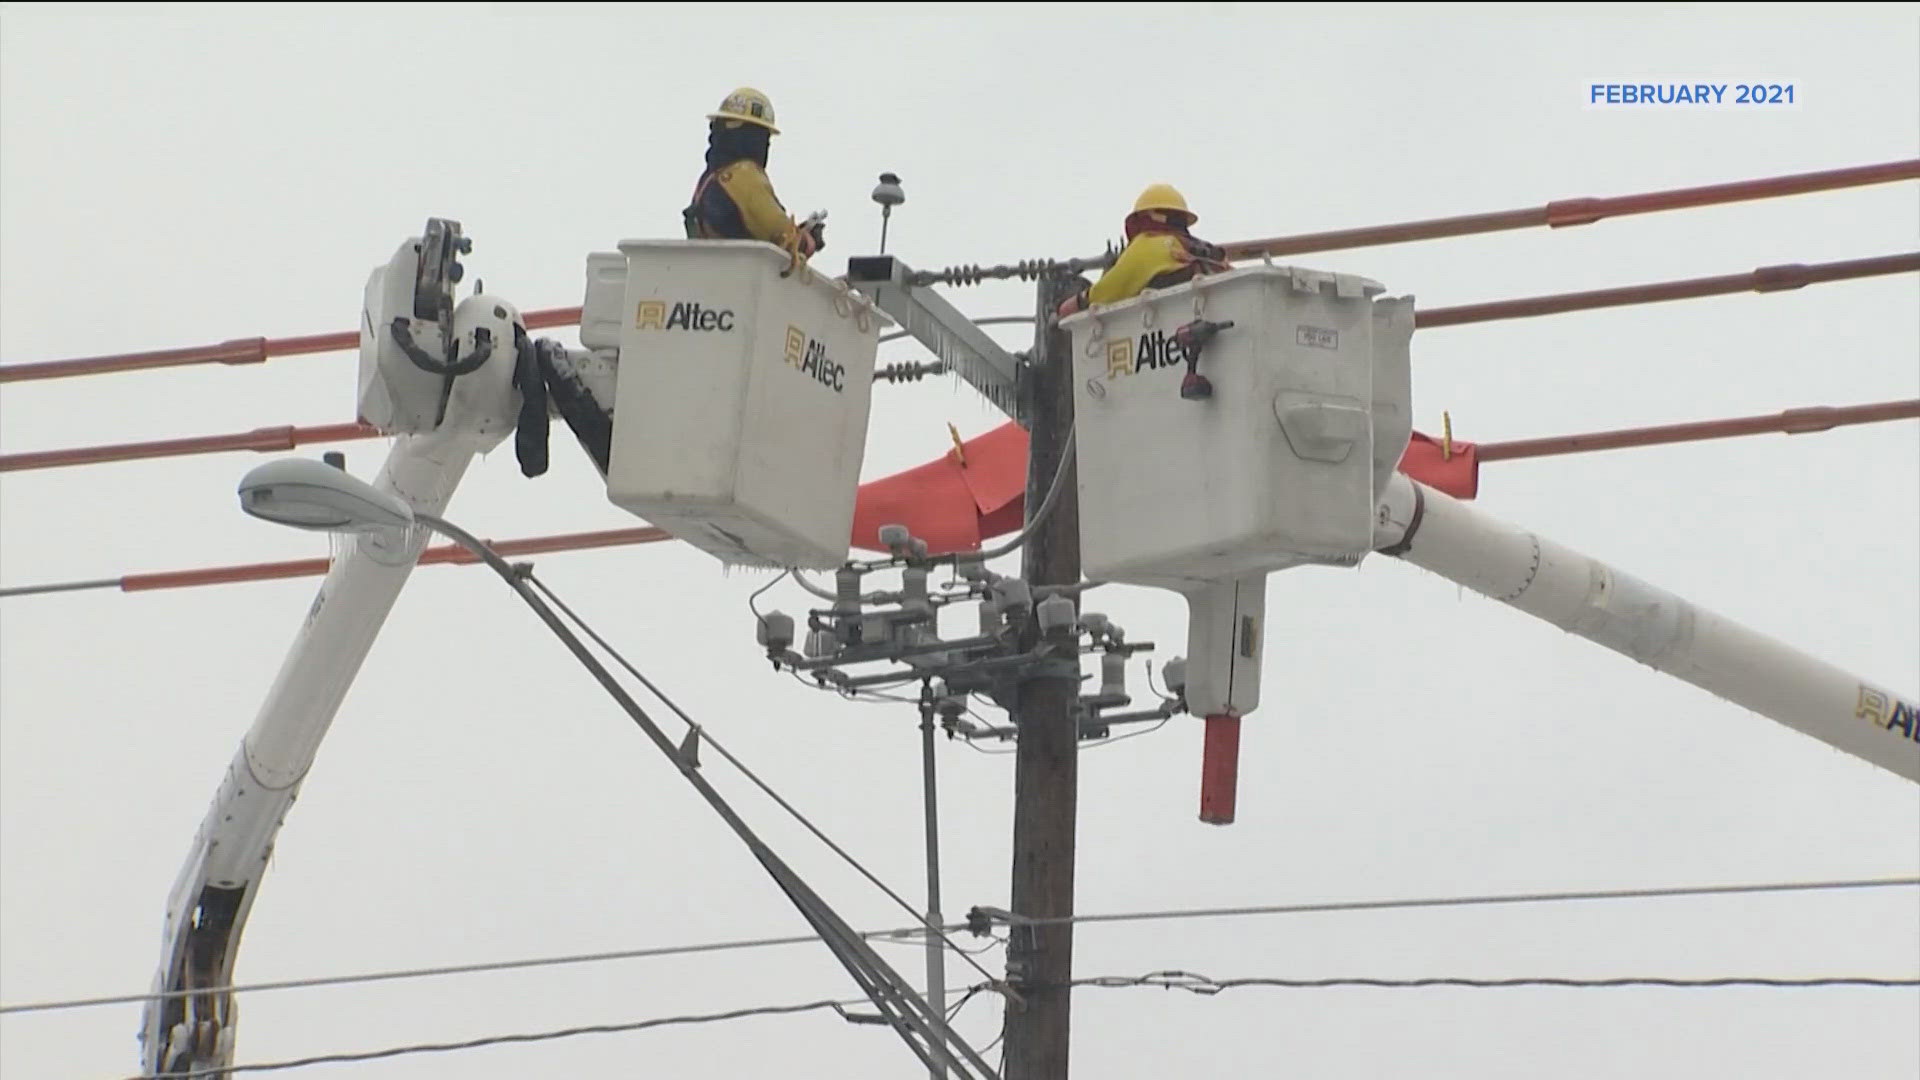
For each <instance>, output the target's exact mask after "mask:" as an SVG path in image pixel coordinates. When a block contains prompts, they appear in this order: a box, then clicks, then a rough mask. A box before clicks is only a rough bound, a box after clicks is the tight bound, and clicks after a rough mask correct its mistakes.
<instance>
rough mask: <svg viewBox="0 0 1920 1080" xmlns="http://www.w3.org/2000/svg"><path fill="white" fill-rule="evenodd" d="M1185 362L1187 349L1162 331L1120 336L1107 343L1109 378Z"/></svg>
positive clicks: (1179, 364)
mask: <svg viewBox="0 0 1920 1080" xmlns="http://www.w3.org/2000/svg"><path fill="white" fill-rule="evenodd" d="M1186 362H1187V350H1186V349H1184V348H1181V346H1180V343H1179V342H1177V341H1175V340H1174V339H1173V338H1172V337H1171V336H1170V335H1168V333H1167V332H1166V331H1165V330H1155V331H1153V332H1151V333H1146V334H1141V335H1140V337H1139V338H1138V339H1135V338H1121V339H1120V340H1118V341H1112V342H1108V343H1107V377H1108V378H1110V379H1117V378H1120V377H1121V376H1123V375H1133V374H1137V373H1138V372H1140V371H1142V370H1145V369H1148V368H1168V367H1179V366H1181V365H1182V364H1185V363H1186Z"/></svg>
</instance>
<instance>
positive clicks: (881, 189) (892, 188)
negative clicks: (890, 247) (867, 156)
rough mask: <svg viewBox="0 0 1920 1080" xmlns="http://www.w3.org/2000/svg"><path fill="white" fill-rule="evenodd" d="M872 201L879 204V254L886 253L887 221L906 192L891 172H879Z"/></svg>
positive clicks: (905, 196)
mask: <svg viewBox="0 0 1920 1080" xmlns="http://www.w3.org/2000/svg"><path fill="white" fill-rule="evenodd" d="M873 201H874V202H877V203H879V204H880V254H882V255H885V254H886V253H887V223H888V222H889V221H891V220H892V219H893V208H894V207H896V206H899V205H900V204H901V203H903V202H906V201H907V193H906V191H905V190H903V189H902V188H901V187H900V178H899V177H898V176H896V175H894V174H893V173H890V172H883V173H881V174H880V184H879V186H878V187H875V188H874V189H873Z"/></svg>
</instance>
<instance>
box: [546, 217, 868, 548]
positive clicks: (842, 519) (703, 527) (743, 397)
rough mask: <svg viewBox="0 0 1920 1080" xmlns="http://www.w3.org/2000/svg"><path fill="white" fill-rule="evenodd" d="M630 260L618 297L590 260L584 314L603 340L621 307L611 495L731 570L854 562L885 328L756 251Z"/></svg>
mask: <svg viewBox="0 0 1920 1080" xmlns="http://www.w3.org/2000/svg"><path fill="white" fill-rule="evenodd" d="M620 251H621V253H622V255H624V256H625V281H624V284H623V285H622V286H620V287H619V288H617V289H616V288H615V286H616V282H615V273H614V267H613V265H612V264H611V263H610V261H609V259H608V257H607V256H604V255H596V256H594V257H593V258H592V259H590V260H589V268H590V275H591V281H590V287H589V289H588V297H587V299H588V307H589V308H590V309H591V310H588V311H586V312H584V313H583V319H582V337H583V340H584V339H586V338H588V337H592V338H594V339H595V342H596V343H597V342H600V341H602V340H604V339H605V338H606V337H608V336H610V333H609V332H610V331H611V330H612V329H613V325H612V324H611V322H610V318H609V312H608V311H607V310H606V309H607V308H608V306H609V301H610V300H611V299H612V297H613V296H615V295H617V296H619V297H620V304H621V308H620V309H619V313H618V315H617V318H618V320H619V321H618V324H617V325H618V336H617V340H618V342H619V350H620V361H619V384H618V390H617V393H616V397H615V401H614V415H613V446H612V451H611V456H610V459H609V466H608V470H607V497H608V498H609V499H610V500H612V501H613V503H614V504H615V505H617V506H620V507H622V508H623V509H626V510H628V511H631V512H632V513H634V514H637V515H639V516H640V517H642V518H644V519H646V520H647V521H649V522H651V523H652V524H654V525H656V526H658V527H660V528H662V529H665V530H667V531H668V532H670V533H672V534H673V535H674V536H676V537H678V538H679V539H681V540H684V541H686V542H688V543H690V544H693V545H694V546H696V547H699V548H701V549H702V550H705V551H707V552H709V553H710V554H712V555H713V556H715V557H716V558H718V559H720V560H721V561H723V562H725V563H727V564H729V565H743V566H774V567H801V568H807V569H827V568H830V567H834V566H838V565H840V564H841V563H843V562H845V561H846V559H847V554H848V550H849V548H850V546H851V545H850V539H851V537H852V533H853V508H854V498H855V495H856V493H857V490H858V488H859V483H860V467H861V464H862V461H863V459H864V457H865V454H866V440H867V413H868V409H869V406H870V404H871V401H872V394H873V365H874V355H875V353H876V351H877V350H878V347H879V336H880V331H881V329H882V327H884V326H885V325H888V323H887V320H886V317H885V316H883V315H881V314H880V313H879V312H878V311H876V310H874V308H873V306H872V305H871V304H870V303H869V302H868V301H867V300H866V299H865V298H864V297H862V296H860V295H859V294H858V293H854V292H850V291H848V290H847V289H846V288H845V287H843V286H841V285H839V284H837V283H835V282H833V281H831V280H828V279H826V278H824V277H822V276H820V275H819V274H818V273H816V272H814V271H813V270H811V269H808V268H804V267H803V268H801V269H799V270H796V271H794V272H793V273H792V274H791V275H790V276H786V277H782V276H781V275H782V272H783V271H785V270H787V268H788V265H789V260H788V256H787V255H786V253H785V252H783V251H781V250H780V249H778V248H776V247H773V246H772V245H769V244H762V243H759V242H757V241H736V240H629V241H625V242H622V243H621V244H620ZM590 347H592V346H591V344H590Z"/></svg>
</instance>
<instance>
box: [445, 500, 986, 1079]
mask: <svg viewBox="0 0 1920 1080" xmlns="http://www.w3.org/2000/svg"><path fill="white" fill-rule="evenodd" d="M414 520H415V521H416V522H418V523H419V524H421V525H424V526H426V527H427V528H430V529H432V530H434V531H435V532H438V533H440V534H441V535H442V536H445V537H446V538H447V539H449V540H452V541H453V542H454V543H456V544H459V545H460V546H461V547H464V548H466V549H467V550H468V551H471V552H473V554H474V555H475V556H476V557H477V558H479V559H480V561H481V562H484V563H486V565H487V566H488V568H489V569H491V570H492V571H493V572H494V573H496V574H498V575H499V576H500V578H501V580H503V581H505V582H506V583H507V585H508V586H509V587H510V588H512V589H513V591H514V592H515V593H516V594H518V595H519V597H520V599H521V600H523V601H525V602H526V604H527V606H528V607H530V608H532V609H533V612H534V614H535V615H538V616H539V617H540V621H541V622H543V623H545V624H546V625H547V629H549V630H551V631H553V634H554V636H555V637H557V638H559V639H560V641H561V642H562V643H563V644H565V645H566V647H567V651H569V652H571V653H572V654H573V656H574V659H576V660H578V661H580V664H581V666H583V667H585V668H586V669H587V670H588V671H589V672H590V673H592V675H593V677H594V680H595V681H596V682H598V683H599V684H600V686H601V688H602V689H604V690H605V691H606V692H607V694H608V696H609V697H612V698H613V699H614V701H616V702H618V703H619V705H620V708H621V709H622V710H623V711H625V712H626V714H627V715H628V716H629V717H630V718H632V720H633V722H634V724H635V725H637V726H638V727H639V728H640V730H641V731H642V732H644V733H645V734H646V736H647V739H648V740H649V741H651V742H652V743H653V745H654V748H655V749H657V750H659V751H660V753H662V754H663V755H665V756H666V758H667V760H668V761H671V762H672V763H673V765H674V767H675V768H676V769H678V770H679V772H680V775H681V776H684V777H686V779H687V782H688V783H689V784H692V785H693V788H694V790H695V791H697V792H699V793H700V797H701V798H702V799H704V800H705V801H706V803H707V805H708V806H710V807H712V808H713V811H714V813H716V814H718V815H719V816H720V819H721V820H722V821H725V822H726V823H727V827H728V828H730V829H732V830H733V832H734V835H736V836H738V837H739V838H740V840H741V841H742V842H743V843H744V844H746V846H747V849H748V850H749V851H750V852H752V854H753V856H754V858H755V859H757V860H758V861H759V862H760V864H761V865H762V866H763V867H765V868H766V870H767V873H768V874H769V875H770V876H772V877H773V879H774V882H775V883H776V884H778V885H779V886H780V888H781V890H782V891H783V892H785V893H786V894H787V896H788V898H789V899H791V900H792V901H793V904H794V906H795V907H796V908H798V909H799V910H800V913H801V915H802V916H804V917H805V918H806V920H807V921H808V923H810V924H811V925H812V926H813V928H814V929H815V931H817V932H818V933H819V934H820V937H821V939H822V940H823V941H824V942H825V943H826V945H827V947H828V948H829V949H830V950H832V952H833V954H834V956H835V958H837V959H838V960H839V961H840V963H841V964H842V965H843V966H844V967H846V969H847V973H848V974H849V975H851V976H852V977H853V979H854V982H855V983H857V984H859V986H860V988H861V990H862V991H863V992H865V993H866V994H867V995H868V997H869V998H871V999H872V1001H873V1003H874V1005H875V1007H877V1008H878V1009H879V1010H880V1012H881V1014H882V1015H883V1016H886V1017H887V1018H888V1021H889V1025H890V1026H892V1027H893V1028H894V1030H895V1031H897V1032H899V1034H900V1037H901V1038H902V1039H904V1040H905V1041H906V1043H907V1045H908V1046H909V1047H910V1048H911V1049H912V1050H913V1052H914V1053H915V1055H917V1056H918V1057H919V1058H920V1060H921V1061H922V1063H924V1064H926V1065H927V1066H928V1067H929V1068H933V1067H935V1066H936V1065H939V1066H944V1067H945V1068H948V1069H952V1070H954V1071H955V1072H956V1073H957V1074H958V1075H959V1076H962V1077H965V1076H968V1075H977V1076H980V1077H982V1078H985V1080H997V1074H996V1073H995V1072H994V1070H993V1069H992V1068H991V1067H990V1066H989V1065H988V1064H987V1062H986V1060H985V1059H984V1058H982V1057H981V1056H980V1054H979V1053H978V1052H977V1051H975V1050H974V1049H973V1048H972V1047H971V1046H969V1045H968V1044H967V1043H966V1041H965V1040H963V1039H961V1038H960V1037H959V1036H958V1035H957V1034H955V1033H954V1031H953V1030H952V1028H951V1027H949V1026H948V1024H947V1021H946V1017H945V1016H944V1015H943V1013H942V1012H941V1011H940V1010H936V1009H934V1008H932V1007H931V1006H930V1005H928V1004H927V1002H926V1000H925V999H923V998H922V997H920V995H918V994H916V993H915V992H914V991H913V989H912V988H911V986H910V985H909V984H908V983H907V981H906V980H905V979H902V978H901V977H900V975H899V974H898V973H897V972H895V971H894V970H893V968H892V966H891V965H889V964H888V963H887V962H886V961H885V960H883V959H882V958H881V957H880V955H879V953H877V952H875V951H874V949H873V947H872V946H871V945H869V944H867V941H866V939H865V938H863V937H862V936H861V935H860V934H859V933H858V932H857V931H855V930H854V929H853V928H852V927H851V926H849V925H848V924H847V923H846V922H845V921H843V920H842V919H841V918H840V916H839V915H838V914H837V913H836V912H835V911H834V910H833V908H832V907H830V906H829V905H828V904H827V902H826V901H825V900H824V899H822V898H821V897H820V896H819V894H817V893H815V892H814V891H813V890H812V888H810V887H809V886H808V885H807V884H806V882H805V881H803V880H802V879H801V878H800V876H799V875H798V874H797V873H795V872H794V871H793V869H792V868H791V867H789V866H788V865H787V864H786V862H785V861H784V860H782V859H781V858H780V856H779V855H777V854H775V853H774V851H773V849H772V848H770V847H768V846H767V844H766V843H765V842H763V841H762V840H761V839H760V837H759V836H758V835H757V834H756V833H755V832H754V831H753V829H752V827H751V826H749V825H748V824H747V823H746V821H745V820H744V819H742V818H741V817H740V815H739V814H738V813H736V812H735V811H734V809H733V807H732V806H731V805H729V804H728V802H727V801H726V799H725V798H723V797H722V796H721V795H720V792H719V791H718V790H716V789H715V788H714V787H713V785H712V784H709V783H708V782H707V779H706V777H705V776H703V775H701V773H700V771H699V770H700V766H699V763H698V762H697V761H694V760H693V759H691V758H690V757H689V756H688V755H686V754H682V753H681V752H680V749H679V747H678V746H677V745H676V744H675V743H674V742H673V740H672V739H670V738H668V737H667V734H666V733H665V732H664V731H661V730H660V725H659V724H657V723H655V722H654V720H653V718H652V717H651V716H648V715H647V712H646V710H645V709H642V708H641V707H640V704H639V703H638V702H636V701H634V700H633V696H632V695H630V694H628V693H627V690H626V688H625V687H623V686H621V685H620V682H619V680H618V679H616V678H615V677H614V675H613V673H612V672H611V671H609V670H607V668H606V666H605V665H604V664H602V663H601V662H600V660H599V658H598V657H596V656H595V655H594V654H593V652H592V650H590V649H588V648H587V646H586V643H585V642H583V641H581V640H580V638H579V636H578V635H576V634H575V633H574V632H573V630H572V629H571V628H569V627H568V626H567V625H566V623H565V622H564V621H563V620H562V619H561V618H560V616H559V615H558V614H557V613H556V612H555V611H554V610H553V609H552V608H551V607H549V606H548V605H547V603H546V601H545V600H543V599H542V598H541V597H540V595H539V594H538V593H537V592H536V591H535V590H534V589H533V588H532V586H530V585H528V584H527V582H526V579H525V578H524V577H523V576H522V575H521V574H519V573H517V572H515V570H514V568H513V567H512V566H511V565H509V564H508V563H507V561H506V560H505V559H503V558H501V557H500V555H499V554H498V553H497V552H495V551H494V550H493V549H492V548H490V547H488V546H487V544H486V542H485V541H483V540H481V539H480V538H479V537H477V536H474V535H473V534H472V533H470V532H467V531H466V530H465V529H462V528H460V527H459V526H458V525H455V524H453V523H452V522H449V521H446V520H445V519H443V518H440V517H437V516H435V515H433V514H429V513H420V512H416V513H415V514H414ZM914 1036H918V1041H916V1040H915V1038H914ZM950 1048H951V1049H950ZM954 1051H958V1053H959V1055H960V1056H961V1057H964V1058H965V1064H963V1063H962V1062H961V1061H960V1060H957V1059H956V1058H955V1056H954ZM967 1065H971V1066H972V1068H973V1070H974V1072H973V1073H971V1074H970V1073H969V1071H968V1069H967Z"/></svg>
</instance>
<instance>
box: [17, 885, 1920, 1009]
mask: <svg viewBox="0 0 1920 1080" xmlns="http://www.w3.org/2000/svg"><path fill="white" fill-rule="evenodd" d="M1916 885H1920V877H1912V878H1869V879H1859V880H1845V881H1803V882H1779V883H1769V884H1755V885H1701V886H1677V887H1672V888H1664V889H1632V890H1618V891H1613V892H1573V893H1530V894H1523V895H1508V896H1485V897H1439V898H1426V899H1407V900H1358V901H1347V902H1343V903H1329V904H1294V905H1277V906H1270V907H1250V908H1203V909H1191V910H1185V911H1154V912H1137V913H1131V914H1109V915H1081V916H1076V917H1075V920H1074V921H1076V922H1127V921H1135V920H1146V919H1165V918H1206V917H1214V916H1226V915H1293V914H1314V913H1319V912H1338V911H1376V910H1395V909H1401V908H1421V907H1464V906H1472V905H1485V904H1505V903H1548V902H1554V901H1571V900H1626V899H1645V898H1660V897H1690V896H1694V897H1697V896H1721V895H1740V894H1753V893H1785V892H1813V891H1831V890H1851V889H1877V888H1899V887H1908V886H1916ZM1034 921H1036V922H1045V921H1047V920H1034ZM941 929H943V930H945V931H948V932H957V931H960V930H965V929H968V926H967V924H953V925H949V926H945V927H942V928H941ZM924 932H925V929H924V927H921V926H910V927H901V928H898V929H893V930H869V931H865V932H863V933H862V934H861V935H860V936H861V937H863V938H866V939H868V940H886V939H904V938H907V937H909V936H911V935H914V934H919V933H924ZM818 940H819V938H818V937H817V936H815V935H811V934H809V935H803V936H794V937H777V938H751V939H743V940H738V941H716V942H705V943H700V944H693V945H663V946H653V947H648V948H638V949H619V950H608V951H604V952H593V953H578V954H573V955H568V956H548V957H536V958H532V959H524V960H499V961H488V962H484V963H476V964H458V965H449V966H444V967H429V968H410V969H402V970H396V971H376V972H368V973H364V974H355V975H325V976H320V977H317V978H307V979H287V980H283V981H278V982H265V983H249V984H245V985H239V986H216V987H208V988H203V989H200V990H190V991H166V992H162V993H145V994H122V995H117V996H113V997H93V998H76V999H72V1000H67V1001H46V1002H35V1003H33V1004H27V1005H4V1006H0V1015H6V1014H10V1013H31V1012H53V1011H59V1010H68V1009H83V1008H91V1007H94V1006H101V1005H128V1004H135V1003H139V1002H145V1001H150V1000H159V999H164V998H172V997H185V996H189V995H192V994H244V993H256V992H263V991H268V990H300V989H309V988H313V987H322V986H348V985H354V984H359V983H374V982H388V981H393V980H397V979H417V978H433V977H439V976H446V975H470V974H481V973H485V972H491V971H512V970H521V969H527V968H542V967H560V966H565V965H572V964H591V963H603V962H608V961H614V960H638V959H648V958H652V957H659V956H691V955H697V954H701V953H714V952H727V951H734V950H741V949H756V948H768V947H773V946H782V945H799V944H806V943H811V942H814V941H818ZM989 947H991V946H989ZM956 948H957V947H956Z"/></svg>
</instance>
